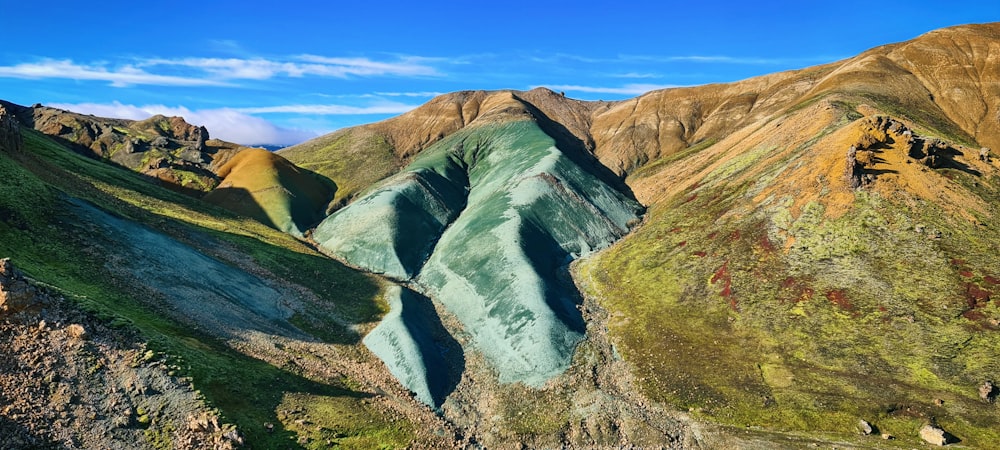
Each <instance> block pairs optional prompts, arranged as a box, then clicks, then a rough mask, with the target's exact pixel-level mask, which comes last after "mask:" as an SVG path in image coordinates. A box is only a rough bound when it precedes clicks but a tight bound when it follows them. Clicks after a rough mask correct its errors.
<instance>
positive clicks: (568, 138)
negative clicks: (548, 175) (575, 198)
mask: <svg viewBox="0 0 1000 450" xmlns="http://www.w3.org/2000/svg"><path fill="white" fill-rule="evenodd" d="M515 98H517V99H518V100H520V101H521V103H523V104H524V105H525V107H526V108H528V110H529V112H530V113H531V114H532V115H533V116H535V118H536V119H537V122H538V126H539V127H540V128H541V129H542V131H544V132H545V134H547V135H549V137H551V138H552V139H554V140H555V141H556V147H558V148H559V150H562V152H563V154H565V155H566V157H568V158H569V159H570V160H571V161H573V162H574V163H575V164H576V165H577V166H579V167H580V168H581V169H583V170H584V171H585V172H587V173H589V174H590V175H592V176H594V177H596V178H597V179H598V180H601V181H603V182H604V183H605V184H607V185H608V186H611V187H612V188H613V189H615V190H617V191H618V192H621V193H623V194H625V195H626V196H628V198H629V199H631V200H635V194H634V193H633V192H632V188H630V187H629V186H628V185H627V184H625V179H624V178H622V177H619V176H618V175H616V174H615V173H614V172H613V171H612V170H611V169H609V168H607V167H606V166H605V165H604V164H601V162H600V161H599V160H598V159H597V157H595V156H594V154H593V153H591V151H590V150H589V149H587V146H586V145H585V144H584V143H583V141H581V140H580V138H578V137H576V135H574V134H573V133H572V132H571V131H569V129H567V128H566V127H565V126H564V125H563V124H561V123H559V122H556V121H554V120H552V119H551V118H550V117H549V116H547V115H545V113H544V112H542V111H541V110H540V109H538V108H536V107H535V106H534V105H532V104H531V102H529V101H527V100H524V99H522V98H519V97H517V96H516V95H515Z"/></svg>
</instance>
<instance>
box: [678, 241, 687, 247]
mask: <svg viewBox="0 0 1000 450" xmlns="http://www.w3.org/2000/svg"><path fill="white" fill-rule="evenodd" d="M685 245H688V241H680V242H679V243H678V244H677V246H678V247H683V246H685Z"/></svg>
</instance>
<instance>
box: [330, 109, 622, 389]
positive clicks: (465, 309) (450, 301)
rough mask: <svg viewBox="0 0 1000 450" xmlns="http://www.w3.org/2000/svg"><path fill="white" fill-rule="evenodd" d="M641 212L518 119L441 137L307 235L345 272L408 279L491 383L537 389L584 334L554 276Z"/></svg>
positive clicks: (570, 298)
mask: <svg viewBox="0 0 1000 450" xmlns="http://www.w3.org/2000/svg"><path fill="white" fill-rule="evenodd" d="M640 211H641V207H640V206H639V205H638V204H637V203H635V202H634V201H632V200H630V199H628V198H627V197H626V196H625V195H623V194H621V193H620V192H618V191H615V190H614V189H612V188H610V187H609V186H607V185H605V184H604V183H602V182H601V181H599V180H598V179H597V178H596V177H595V176H593V175H591V174H590V173H588V172H586V171H584V170H582V169H581V168H580V167H579V166H577V165H576V164H575V163H574V162H573V161H572V160H570V159H569V158H567V157H566V156H565V155H564V154H563V153H562V152H561V151H560V149H559V148H557V147H556V146H555V141H554V140H553V139H552V138H551V137H549V136H548V135H547V134H545V133H544V132H543V131H542V130H541V129H540V128H539V127H538V125H537V124H536V122H535V121H533V120H530V119H528V118H526V117H521V118H520V119H518V120H511V121H497V122H491V123H485V124H481V125H474V126H470V127H466V128H464V129H462V130H461V131H459V132H457V133H454V134H452V135H451V136H448V137H446V138H445V139H444V140H442V141H440V142H438V143H436V144H434V145H433V146H431V147H430V148H428V149H427V150H425V151H424V152H422V153H421V154H420V156H419V157H417V158H416V159H415V160H414V162H413V163H412V164H410V166H409V167H407V168H406V169H405V170H404V171H403V172H401V173H400V174H398V175H395V176H393V177H391V178H389V179H388V180H386V181H385V182H384V183H382V184H381V185H380V186H379V187H377V188H376V189H374V190H373V191H371V192H370V193H369V194H367V195H366V196H364V197H362V198H360V199H358V200H356V201H355V202H354V203H352V204H351V205H349V206H347V207H346V208H344V209H342V210H340V211H338V212H337V213H335V214H333V215H332V216H331V217H329V218H328V219H326V220H325V221H324V222H323V223H322V224H320V226H319V227H318V228H317V229H316V232H315V233H314V235H313V236H314V238H315V239H316V241H317V242H318V243H319V245H320V248H322V249H324V251H327V252H329V253H331V254H333V255H336V256H337V257H340V258H343V259H344V260H346V261H347V262H348V263H350V264H352V265H355V266H358V267H361V268H364V269H366V270H370V271H373V272H377V273H385V274H388V275H390V276H393V277H395V278H398V279H401V280H411V281H414V282H415V283H416V284H415V285H416V286H418V287H419V288H421V289H423V290H425V291H426V293H427V294H428V295H429V296H430V297H431V298H433V299H434V300H436V301H438V302H440V303H441V304H443V305H444V307H445V308H446V309H447V310H448V311H449V312H450V313H451V314H453V315H455V316H456V317H457V318H458V320H459V321H460V322H461V323H462V325H463V327H464V329H465V331H466V332H467V333H469V334H471V336H472V338H473V347H474V348H475V350H476V351H479V352H482V353H483V354H484V355H485V356H486V357H487V358H488V359H489V360H490V361H491V362H492V363H493V365H494V367H495V368H496V370H497V371H498V372H499V375H500V380H501V381H503V382H513V381H523V382H526V383H529V384H533V385H538V384H541V383H543V382H544V381H545V380H547V379H548V378H550V377H551V376H553V375H555V374H557V373H559V372H561V371H562V370H563V369H565V367H567V365H568V364H569V359H570V356H571V355H572V351H573V348H574V346H575V344H576V343H577V342H578V341H579V340H580V338H581V336H582V331H583V324H582V320H581V319H580V315H579V313H578V312H577V311H576V310H575V304H576V298H575V295H576V294H575V290H574V289H573V288H572V286H566V285H565V282H560V281H559V280H558V279H557V274H558V272H559V270H560V269H564V266H565V265H566V264H568V262H569V261H571V260H572V259H573V258H574V257H576V256H578V255H580V254H585V253H589V252H591V251H593V250H596V249H600V248H604V247H606V246H607V245H609V244H610V243H611V242H613V241H614V240H616V239H617V238H619V237H620V236H622V235H623V234H624V233H626V232H627V231H628V228H629V226H631V225H632V223H633V222H635V221H636V220H637V214H639V212H640ZM387 362H389V361H387ZM390 363H391V362H390ZM413 389H414V390H415V391H417V392H421V391H426V389H425V388H421V389H416V388H413Z"/></svg>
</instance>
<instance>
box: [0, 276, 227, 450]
mask: <svg viewBox="0 0 1000 450" xmlns="http://www.w3.org/2000/svg"><path fill="white" fill-rule="evenodd" d="M0 352H2V354H3V355H4V358H3V359H2V361H0V405H2V407H0V447H2V448H12V449H13V448H61V449H74V448H80V449H83V448H106V449H131V448H157V447H167V446H176V447H178V448H205V449H226V448H234V446H239V445H240V444H242V443H243V438H242V437H241V436H240V434H239V432H238V431H237V430H236V428H235V427H234V426H232V425H228V424H222V423H220V421H219V417H218V414H217V413H216V412H215V411H213V410H211V409H209V408H208V407H207V406H206V405H205V402H204V398H203V397H201V396H200V395H199V394H198V393H197V392H196V391H195V390H194V389H193V388H192V387H191V385H190V384H189V382H186V381H185V380H183V379H180V378H177V377H174V376H171V374H172V372H170V368H169V367H168V366H167V365H166V364H165V363H164V362H163V361H161V360H160V357H159V356H158V355H157V354H156V353H155V352H154V351H152V350H149V349H148V348H146V346H145V345H144V344H143V343H142V341H139V340H137V336H135V335H132V334H131V333H128V332H125V331H122V330H116V329H113V328H109V327H108V326H107V324H104V323H102V322H101V321H99V320H95V319H94V318H93V317H91V316H90V315H88V314H87V313H85V312H82V311H80V310H79V309H77V308H75V307H74V306H73V305H72V304H70V303H69V302H68V301H67V300H66V299H65V298H62V297H61V296H60V295H59V294H57V293H54V292H53V291H51V290H49V289H48V288H46V287H44V286H38V285H37V284H35V283H33V282H30V281H29V280H26V279H25V278H24V276H23V274H21V273H20V272H19V271H18V270H17V269H16V268H15V267H14V266H13V264H12V263H11V262H10V260H8V259H3V260H0ZM43 406H44V407H43Z"/></svg>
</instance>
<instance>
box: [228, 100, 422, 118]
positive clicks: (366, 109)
mask: <svg viewBox="0 0 1000 450" xmlns="http://www.w3.org/2000/svg"><path fill="white" fill-rule="evenodd" d="M417 106H419V105H408V104H405V103H394V102H391V103H384V104H379V105H371V106H350V105H279V106H260V107H253V108H237V109H236V111H240V112H244V113H249V114H267V113H294V114H319V115H355V114H358V115H360V114H401V113H404V112H407V111H409V110H411V109H413V108H416V107H417Z"/></svg>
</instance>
